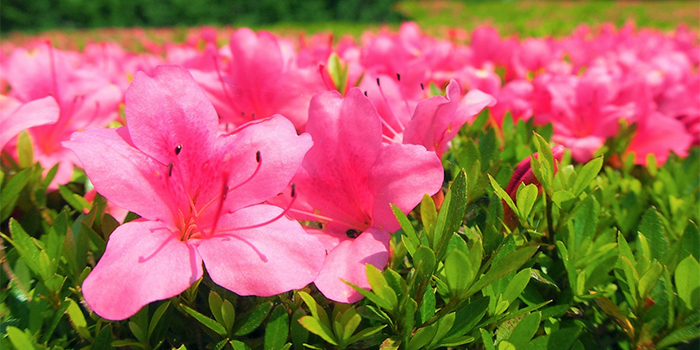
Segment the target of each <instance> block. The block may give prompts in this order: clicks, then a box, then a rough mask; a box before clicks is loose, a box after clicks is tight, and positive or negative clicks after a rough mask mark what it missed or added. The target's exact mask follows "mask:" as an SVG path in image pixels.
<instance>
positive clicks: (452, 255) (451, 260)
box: [445, 249, 474, 298]
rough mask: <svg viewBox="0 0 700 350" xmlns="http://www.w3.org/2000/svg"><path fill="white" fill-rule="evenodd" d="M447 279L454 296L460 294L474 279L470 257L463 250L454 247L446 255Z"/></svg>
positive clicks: (451, 294) (451, 293)
mask: <svg viewBox="0 0 700 350" xmlns="http://www.w3.org/2000/svg"><path fill="white" fill-rule="evenodd" d="M445 279H446V280H447V281H446V282H447V287H448V288H449V290H450V296H451V297H453V298H454V297H458V296H460V295H461V294H462V293H463V292H464V291H465V290H466V289H467V288H468V287H469V284H470V283H471V282H472V280H473V279H474V272H473V271H472V267H471V266H470V263H469V258H468V257H467V256H466V255H465V254H464V253H462V251H460V250H458V249H454V250H452V251H450V252H449V253H448V254H447V256H446V257H445Z"/></svg>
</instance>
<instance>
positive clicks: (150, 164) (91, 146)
mask: <svg viewBox="0 0 700 350" xmlns="http://www.w3.org/2000/svg"><path fill="white" fill-rule="evenodd" d="M63 146H64V147H66V148H69V149H71V150H73V152H75V154H76V155H77V156H78V158H79V159H80V161H81V162H82V163H83V168H84V169H85V172H86V173H87V175H88V177H89V178H90V180H91V181H92V183H93V184H94V185H95V188H96V189H97V192H99V193H100V194H102V195H103V196H105V197H107V198H108V199H109V200H110V201H111V202H113V203H114V204H116V205H117V206H119V207H122V208H124V209H128V210H130V211H133V212H135V213H137V214H139V215H141V216H142V217H144V218H147V219H149V220H161V221H163V222H166V223H173V222H175V220H174V219H173V218H172V214H171V213H172V211H171V209H170V205H173V206H174V205H176V204H177V203H173V202H174V198H173V197H172V195H171V192H170V190H169V188H168V186H167V185H166V180H165V177H166V176H167V172H168V169H167V167H165V166H163V165H161V164H158V163H157V162H155V161H154V160H153V159H152V158H151V157H149V156H147V155H145V154H143V153H142V152H141V151H139V150H138V149H136V148H135V147H134V146H133V144H132V143H131V139H130V138H129V134H128V131H127V129H126V127H122V128H118V129H89V130H86V131H82V132H76V133H74V134H73V135H72V136H71V140H70V141H65V142H63Z"/></svg>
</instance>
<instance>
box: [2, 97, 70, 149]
mask: <svg viewBox="0 0 700 350" xmlns="http://www.w3.org/2000/svg"><path fill="white" fill-rule="evenodd" d="M58 113H59V110H58V104H57V103H56V100H55V99H54V98H53V97H51V96H49V97H44V98H41V99H38V100H34V101H30V102H27V103H21V102H19V101H18V100H17V99H15V98H12V97H7V96H5V95H0V151H1V150H2V149H3V147H5V145H6V144H7V142H8V141H10V140H11V139H12V138H13V137H15V136H17V134H19V133H20V132H22V131H23V130H26V129H28V128H31V127H34V126H37V125H44V124H51V123H55V122H56V120H58Z"/></svg>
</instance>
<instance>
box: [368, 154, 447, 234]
mask: <svg viewBox="0 0 700 350" xmlns="http://www.w3.org/2000/svg"><path fill="white" fill-rule="evenodd" d="M443 177H444V170H443V168H442V163H441V162H440V159H438V157H437V156H436V155H435V153H433V152H429V151H427V150H426V149H425V148H423V146H418V145H402V144H390V145H386V146H384V147H383V148H382V150H381V152H380V154H379V157H378V158H377V162H376V163H375V164H374V166H373V167H372V169H370V173H369V188H370V192H372V193H373V194H374V207H373V208H374V209H373V211H372V217H373V219H374V223H373V226H375V227H379V228H380V229H383V230H386V231H389V232H394V231H396V230H398V229H399V228H400V226H399V224H398V222H397V221H396V217H395V216H394V213H393V211H392V210H391V206H390V205H389V204H394V205H396V206H398V207H399V208H400V209H401V211H403V212H404V213H408V212H409V211H411V210H413V208H414V207H415V206H416V205H418V203H420V201H421V199H422V198H423V195H425V194H426V193H427V194H429V195H433V194H435V193H436V192H437V191H438V190H440V187H442V181H443Z"/></svg>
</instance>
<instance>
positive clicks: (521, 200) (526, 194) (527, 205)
mask: <svg viewBox="0 0 700 350" xmlns="http://www.w3.org/2000/svg"><path fill="white" fill-rule="evenodd" d="M537 192H538V190H537V186H536V185H534V184H529V185H527V186H523V185H522V184H521V185H520V187H519V188H518V192H517V194H516V197H515V198H516V203H517V205H518V213H519V214H520V217H521V218H522V219H523V220H525V219H527V217H528V216H529V215H530V211H532V206H533V205H534V204H535V201H536V200H537Z"/></svg>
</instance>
